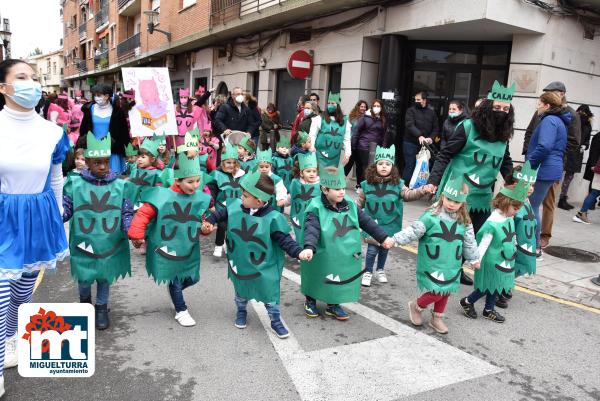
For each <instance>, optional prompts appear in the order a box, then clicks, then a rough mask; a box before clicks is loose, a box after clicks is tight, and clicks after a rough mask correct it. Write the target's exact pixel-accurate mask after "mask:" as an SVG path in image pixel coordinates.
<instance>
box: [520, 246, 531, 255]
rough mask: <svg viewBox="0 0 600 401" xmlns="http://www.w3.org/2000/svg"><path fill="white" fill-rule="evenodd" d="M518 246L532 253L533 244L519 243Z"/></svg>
mask: <svg viewBox="0 0 600 401" xmlns="http://www.w3.org/2000/svg"><path fill="white" fill-rule="evenodd" d="M519 248H521V249H523V250H524V251H526V252H529V253H533V245H527V244H523V245H519Z"/></svg>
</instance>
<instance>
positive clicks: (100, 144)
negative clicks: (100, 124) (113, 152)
mask: <svg viewBox="0 0 600 401" xmlns="http://www.w3.org/2000/svg"><path fill="white" fill-rule="evenodd" d="M110 145H111V142H110V132H109V133H108V134H106V136H105V137H104V138H102V139H100V140H98V139H96V137H95V136H94V134H93V133H92V132H91V131H88V133H87V146H86V148H85V151H84V152H83V155H84V157H87V158H90V159H93V158H99V157H110Z"/></svg>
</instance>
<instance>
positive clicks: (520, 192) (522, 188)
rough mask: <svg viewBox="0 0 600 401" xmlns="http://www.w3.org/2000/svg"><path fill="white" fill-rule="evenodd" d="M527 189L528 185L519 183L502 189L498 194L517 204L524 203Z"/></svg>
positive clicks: (522, 182) (523, 182)
mask: <svg viewBox="0 0 600 401" xmlns="http://www.w3.org/2000/svg"><path fill="white" fill-rule="evenodd" d="M529 187H530V184H529V183H527V182H525V181H519V182H518V183H517V185H514V186H510V187H503V188H502V189H501V190H500V193H501V194H502V195H504V196H507V197H509V198H510V199H513V200H516V201H518V202H525V199H527V194H528V192H529Z"/></svg>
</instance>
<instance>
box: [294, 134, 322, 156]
mask: <svg viewBox="0 0 600 401" xmlns="http://www.w3.org/2000/svg"><path fill="white" fill-rule="evenodd" d="M295 141H296V143H295V144H294V146H292V151H291V153H292V158H293V159H294V164H296V163H297V162H298V156H299V155H305V154H307V153H315V152H311V149H312V140H311V138H310V135H309V134H308V133H306V132H304V131H300V132H298V134H297V135H296V138H295ZM315 157H316V153H315Z"/></svg>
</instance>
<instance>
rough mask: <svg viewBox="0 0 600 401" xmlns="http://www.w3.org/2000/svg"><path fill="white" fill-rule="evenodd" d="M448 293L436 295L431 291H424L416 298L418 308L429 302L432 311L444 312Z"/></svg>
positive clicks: (425, 305)
mask: <svg viewBox="0 0 600 401" xmlns="http://www.w3.org/2000/svg"><path fill="white" fill-rule="evenodd" d="M449 297H450V294H447V295H438V294H434V293H433V292H425V293H423V295H421V296H420V297H419V298H417V305H419V308H422V309H425V308H427V306H428V305H429V304H434V305H433V311H434V312H436V313H444V310H445V309H446V304H447V303H448V298H449Z"/></svg>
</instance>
